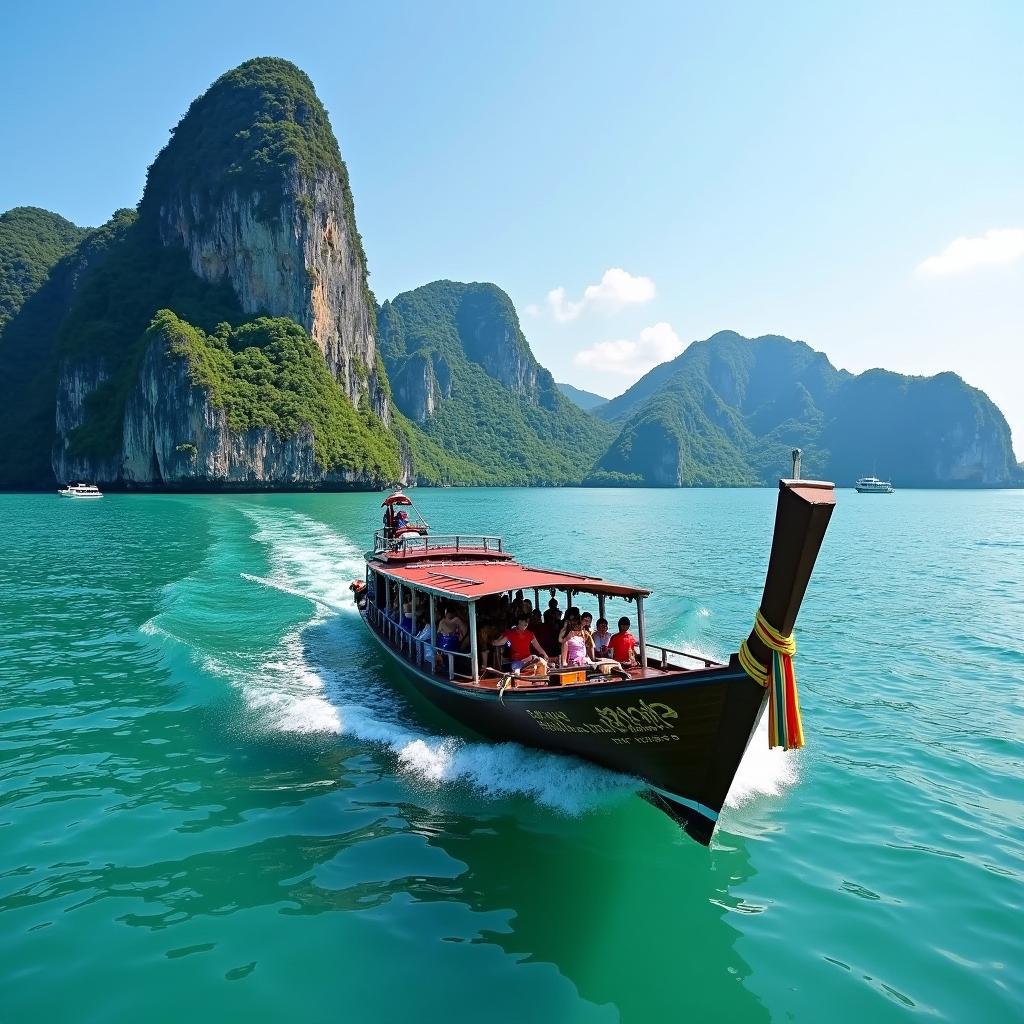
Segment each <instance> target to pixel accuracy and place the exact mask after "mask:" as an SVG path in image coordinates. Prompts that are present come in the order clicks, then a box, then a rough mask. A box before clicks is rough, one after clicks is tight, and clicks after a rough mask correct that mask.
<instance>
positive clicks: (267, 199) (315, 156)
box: [140, 57, 372, 304]
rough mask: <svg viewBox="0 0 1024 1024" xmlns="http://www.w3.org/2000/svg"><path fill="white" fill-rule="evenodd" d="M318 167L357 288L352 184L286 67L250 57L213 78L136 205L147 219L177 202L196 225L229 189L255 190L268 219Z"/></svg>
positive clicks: (310, 92)
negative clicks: (334, 186) (342, 227)
mask: <svg viewBox="0 0 1024 1024" xmlns="http://www.w3.org/2000/svg"><path fill="white" fill-rule="evenodd" d="M323 172H333V173H334V174H335V175H337V178H338V182H339V184H340V187H341V190H342V199H343V204H344V211H345V221H346V226H347V228H348V233H349V238H350V239H351V244H352V246H353V250H354V253H355V255H356V257H357V259H358V260H359V262H360V263H361V265H362V266H363V268H364V285H365V268H366V254H365V252H364V251H363V242H362V237H361V236H360V234H359V230H358V229H357V227H356V216H355V202H354V200H353V197H352V187H351V185H350V184H349V178H348V169H347V168H346V167H345V162H344V161H343V160H342V158H341V150H340V149H339V147H338V140H337V139H336V138H335V136H334V132H333V131H332V129H331V122H330V120H329V118H328V116H327V111H326V110H325V109H324V106H323V104H322V103H321V102H320V99H319V97H318V96H317V94H316V90H315V89H314V88H313V83H312V82H311V81H310V79H309V76H308V75H306V74H305V73H304V72H303V71H301V70H300V69H299V68H297V67H296V66H295V65H294V64H292V63H290V62H289V61H286V60H281V59H280V58H277V57H256V58H254V59H253V60H247V61H246V62H245V63H244V64H240V65H239V66H238V67H237V68H234V69H233V70H231V71H228V72H227V73H226V74H223V75H221V76H220V78H218V79H217V81H216V82H214V83H213V85H211V86H210V88H209V89H207V90H206V92H204V93H203V94H202V96H200V97H199V98H198V99H196V100H194V101H193V102H192V104H191V106H190V107H189V108H188V111H187V112H186V114H185V116H184V117H183V118H182V119H181V121H180V122H178V125H177V127H176V128H174V130H173V131H172V132H171V140H170V142H168V143H167V145H166V146H165V147H164V148H163V149H162V150H161V151H160V153H159V155H158V156H157V158H156V160H155V161H154V162H153V165H152V166H151V167H150V169H149V174H148V177H147V180H146V193H145V197H144V198H143V201H142V205H141V207H140V210H141V212H142V215H143V216H144V217H146V216H149V215H150V213H151V212H152V214H153V215H154V216H155V214H156V213H157V212H158V210H159V207H160V206H163V205H166V204H175V205H180V206H181V208H182V210H183V211H184V212H185V214H186V216H188V217H190V218H193V219H194V221H195V222H197V223H202V222H203V220H204V218H205V217H206V216H208V215H209V213H210V211H211V210H214V209H216V207H217V206H218V205H219V204H220V203H221V202H222V201H223V199H224V198H225V196H226V195H227V194H228V193H229V192H232V191H234V192H238V193H239V194H240V195H243V196H246V195H251V194H254V193H255V194H258V195H259V197H260V201H259V207H258V209H259V213H260V216H261V217H262V218H263V220H265V221H267V222H276V221H277V220H278V219H279V218H280V216H281V207H282V203H283V202H284V201H285V198H286V197H287V195H288V194H289V192H290V191H291V189H292V188H293V186H294V184H295V181H296V179H300V180H304V181H309V180H310V179H312V178H313V177H315V176H316V175H317V174H319V173H323ZM370 299H371V304H372V296H371V297H370Z"/></svg>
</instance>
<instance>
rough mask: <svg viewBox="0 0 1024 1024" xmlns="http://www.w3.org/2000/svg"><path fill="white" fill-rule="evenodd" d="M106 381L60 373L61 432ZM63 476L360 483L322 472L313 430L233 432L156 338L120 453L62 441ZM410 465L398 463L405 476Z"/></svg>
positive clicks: (175, 483) (136, 481)
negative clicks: (74, 450)
mask: <svg viewBox="0 0 1024 1024" xmlns="http://www.w3.org/2000/svg"><path fill="white" fill-rule="evenodd" d="M104 379H105V375H104V374H103V371H102V369H101V368H94V369H93V370H92V371H91V372H90V371H87V370H86V369H83V368H82V367H80V366H78V367H74V368H73V369H72V368H68V370H67V372H64V373H62V374H61V388H60V393H59V395H58V406H57V408H58V413H57V415H58V424H59V425H60V426H61V432H62V436H65V437H66V436H67V434H68V433H69V432H70V430H72V429H74V427H76V426H78V425H79V424H80V423H81V421H82V403H83V401H84V398H85V396H86V395H87V394H88V393H89V392H90V391H92V390H94V388H95V387H97V386H98V385H99V384H100V383H102V381H103V380H104ZM54 461H55V466H56V467H58V468H59V471H60V472H59V474H58V475H59V476H60V479H62V480H71V479H76V478H79V477H81V478H83V479H88V480H90V481H93V482H95V483H97V484H99V485H101V486H102V485H104V484H107V485H110V484H113V485H126V486H129V487H132V486H135V487H152V486H156V487H182V488H190V487H194V488H203V487H207V486H216V487H218V488H232V487H236V488H238V489H240V490H252V489H259V488H261V487H296V488H306V487H328V488H337V487H341V488H344V487H348V486H352V487H358V486H360V485H363V484H365V483H366V481H365V479H364V478H363V477H361V476H360V474H358V473H355V472H352V471H349V470H330V471H325V470H324V469H323V468H322V467H321V466H320V465H319V463H318V462H317V461H316V456H315V454H314V448H313V435H312V434H311V433H310V432H309V431H308V430H306V431H302V432H300V433H299V434H297V435H295V436H294V437H289V438H286V439H282V438H280V437H278V436H277V435H276V434H275V433H274V432H273V431H272V430H269V429H265V428H261V429H253V430H247V431H245V432H244V433H241V434H239V433H234V432H232V431H231V429H230V428H229V427H228V423H227V416H226V413H225V411H224V410H223V409H220V408H217V407H215V406H214V405H212V404H211V403H210V401H209V397H208V395H207V393H206V391H205V390H204V389H202V388H200V387H196V386H195V385H193V384H192V381H191V379H190V377H189V370H188V364H187V362H186V360H185V359H184V358H180V357H171V356H169V355H168V353H167V351H166V346H165V343H164V341H163V340H162V339H158V340H157V341H155V342H153V343H152V344H151V345H150V347H149V349H148V350H147V352H146V355H145V358H144V359H143V363H142V367H141V370H140V372H139V378H138V384H137V385H136V387H135V389H134V391H133V392H132V393H131V395H130V397H129V399H128V403H127V405H126V407H125V417H124V432H123V440H122V446H121V456H120V457H119V458H112V459H107V460H96V459H87V460H85V459H76V458H74V457H72V456H70V455H69V454H68V453H67V444H66V443H65V444H64V445H63V446H61V447H59V448H58V451H57V452H56V453H55V457H54ZM411 475H412V467H411V466H410V465H406V466H405V467H404V480H403V482H405V481H406V480H408V479H411Z"/></svg>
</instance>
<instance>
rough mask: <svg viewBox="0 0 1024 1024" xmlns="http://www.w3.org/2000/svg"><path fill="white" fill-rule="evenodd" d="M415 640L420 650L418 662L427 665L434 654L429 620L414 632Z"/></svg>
mask: <svg viewBox="0 0 1024 1024" xmlns="http://www.w3.org/2000/svg"><path fill="white" fill-rule="evenodd" d="M416 640H417V643H418V647H419V652H420V663H421V664H423V665H429V664H430V659H431V658H433V656H434V638H433V636H431V634H430V623H429V622H428V623H427V624H426V625H425V626H424V627H423V628H422V629H421V630H420V631H419V632H418V633H417V634H416Z"/></svg>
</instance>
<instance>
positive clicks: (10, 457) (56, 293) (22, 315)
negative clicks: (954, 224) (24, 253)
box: [0, 210, 135, 487]
mask: <svg viewBox="0 0 1024 1024" xmlns="http://www.w3.org/2000/svg"><path fill="white" fill-rule="evenodd" d="M134 221H135V211H134V210H119V211H118V212H117V213H116V214H114V216H113V217H112V218H111V219H110V220H109V221H108V222H107V223H106V224H104V225H103V226H102V227H99V228H96V229H95V230H92V231H88V232H86V234H85V236H84V238H83V239H82V241H81V242H80V244H79V245H78V247H77V248H76V249H74V250H73V251H72V252H70V253H69V254H68V255H67V256H65V257H64V258H63V259H61V260H59V261H58V262H57V263H56V264H55V265H54V266H53V267H52V269H51V270H50V273H49V276H48V277H47V279H46V280H45V282H44V283H43V284H42V285H41V286H40V287H39V288H37V289H36V291H35V292H34V293H33V294H32V295H30V296H29V297H28V298H27V300H26V301H25V303H24V304H23V305H22V307H21V309H20V310H19V311H18V313H17V314H16V315H15V316H14V317H13V318H12V319H11V321H10V322H9V323H8V324H7V327H6V328H5V330H4V331H3V333H2V335H0V366H2V369H3V372H2V373H0V452H3V453H4V458H3V459H2V460H0V486H3V487H31V486H39V485H40V484H42V483H44V482H45V483H47V484H49V483H52V482H53V474H52V471H51V468H50V449H51V448H52V446H53V439H54V404H55V394H56V388H57V359H58V335H59V333H60V328H61V324H62V323H63V322H64V320H65V318H66V317H67V315H68V312H69V310H70V309H71V307H72V304H73V301H74V299H75V296H76V295H77V293H78V291H79V289H80V288H82V287H83V286H84V285H85V284H86V283H87V282H89V281H90V280H91V278H92V276H93V275H94V274H95V273H96V272H97V271H98V269H99V268H100V267H101V266H102V265H103V262H104V261H105V260H106V258H107V256H108V255H109V254H110V252H111V250H112V249H116V248H117V246H118V244H119V243H120V241H121V240H122V238H123V236H124V233H125V231H126V230H127V229H128V228H129V227H130V226H131V224H133V223H134ZM65 223H66V222H65Z"/></svg>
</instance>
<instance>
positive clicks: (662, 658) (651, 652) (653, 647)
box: [644, 644, 721, 671]
mask: <svg viewBox="0 0 1024 1024" xmlns="http://www.w3.org/2000/svg"><path fill="white" fill-rule="evenodd" d="M644 646H645V653H646V655H647V663H648V664H650V663H651V662H652V661H653V662H655V663H656V664H657V667H658V668H660V669H661V670H662V671H665V670H666V669H670V668H681V669H689V668H690V666H689V665H680V664H679V663H678V662H676V661H673V658H685V659H686V660H687V661H699V662H700V663H701V664H702V665H703V666H704V667H705V668H714V667H715V666H716V665H719V664H721V662H718V661H715V660H714V659H713V658H707V657H705V656H704V655H703V654H692V653H691V652H690V651H677V650H676V649H675V648H674V647H662V646H661V645H660V644H645V645H644Z"/></svg>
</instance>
